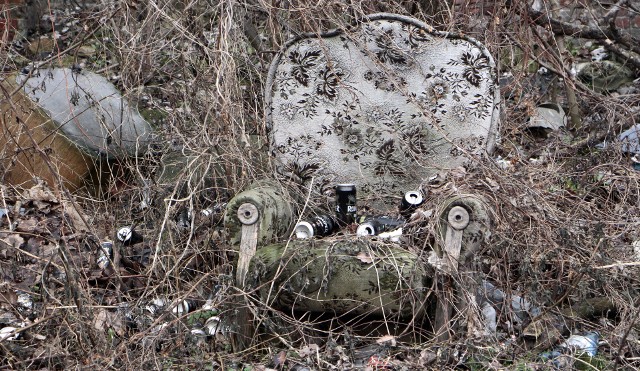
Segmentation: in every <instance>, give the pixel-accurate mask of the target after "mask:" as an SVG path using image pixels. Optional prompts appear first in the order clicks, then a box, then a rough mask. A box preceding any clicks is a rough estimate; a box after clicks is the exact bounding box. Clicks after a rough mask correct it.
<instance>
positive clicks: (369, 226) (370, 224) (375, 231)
mask: <svg viewBox="0 0 640 371" xmlns="http://www.w3.org/2000/svg"><path fill="white" fill-rule="evenodd" d="M405 223H406V221H405V220H404V219H402V218H392V217H390V216H371V217H367V218H365V219H364V221H363V222H362V223H360V225H359V226H358V229H357V230H356V234H357V235H358V236H377V235H379V234H380V233H383V232H387V231H391V230H394V229H397V228H400V227H402V226H403V225H404V224H405Z"/></svg>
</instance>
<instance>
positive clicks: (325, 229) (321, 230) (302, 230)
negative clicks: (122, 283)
mask: <svg viewBox="0 0 640 371" xmlns="http://www.w3.org/2000/svg"><path fill="white" fill-rule="evenodd" d="M337 227H338V225H337V223H336V222H335V220H334V219H333V218H332V217H331V216H330V215H318V216H314V217H312V218H309V219H307V220H304V221H302V222H300V223H298V224H296V227H295V232H296V237H297V238H300V239H303V238H311V237H313V236H328V235H330V234H331V233H333V232H334V231H335V230H336V229H337Z"/></svg>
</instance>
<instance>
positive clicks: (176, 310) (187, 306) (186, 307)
mask: <svg viewBox="0 0 640 371" xmlns="http://www.w3.org/2000/svg"><path fill="white" fill-rule="evenodd" d="M197 307H198V304H197V303H196V301H195V300H191V299H185V300H182V301H181V302H179V303H178V305H176V306H175V307H173V309H172V310H171V311H172V312H173V314H175V315H176V316H181V315H183V314H187V313H189V312H193V311H194V310H195V309H196V308H197Z"/></svg>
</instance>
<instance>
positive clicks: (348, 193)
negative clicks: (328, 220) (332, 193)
mask: <svg viewBox="0 0 640 371" xmlns="http://www.w3.org/2000/svg"><path fill="white" fill-rule="evenodd" d="M357 212H358V207H357V206H356V186H355V184H338V185H337V186H336V216H337V219H338V223H340V224H342V225H348V224H351V223H353V222H355V221H356V213H357Z"/></svg>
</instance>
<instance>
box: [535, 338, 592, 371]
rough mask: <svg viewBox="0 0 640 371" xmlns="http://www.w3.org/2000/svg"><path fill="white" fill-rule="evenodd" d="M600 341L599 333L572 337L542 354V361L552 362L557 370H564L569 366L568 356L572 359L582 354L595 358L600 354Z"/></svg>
mask: <svg viewBox="0 0 640 371" xmlns="http://www.w3.org/2000/svg"><path fill="white" fill-rule="evenodd" d="M599 339H600V333H599V332H597V331H591V332H587V333H586V334H584V335H571V336H570V337H569V338H568V339H567V340H565V341H564V342H562V343H561V344H560V345H558V346H557V347H555V348H554V349H553V350H551V351H547V352H543V353H541V354H540V359H542V360H544V361H551V362H552V364H553V365H554V367H556V368H564V367H566V366H567V364H566V363H567V360H566V359H565V358H566V357H565V355H567V354H569V355H571V357H570V358H571V359H573V358H575V357H574V356H579V355H580V354H585V355H587V356H589V357H595V356H596V354H597V352H598V340H599Z"/></svg>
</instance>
